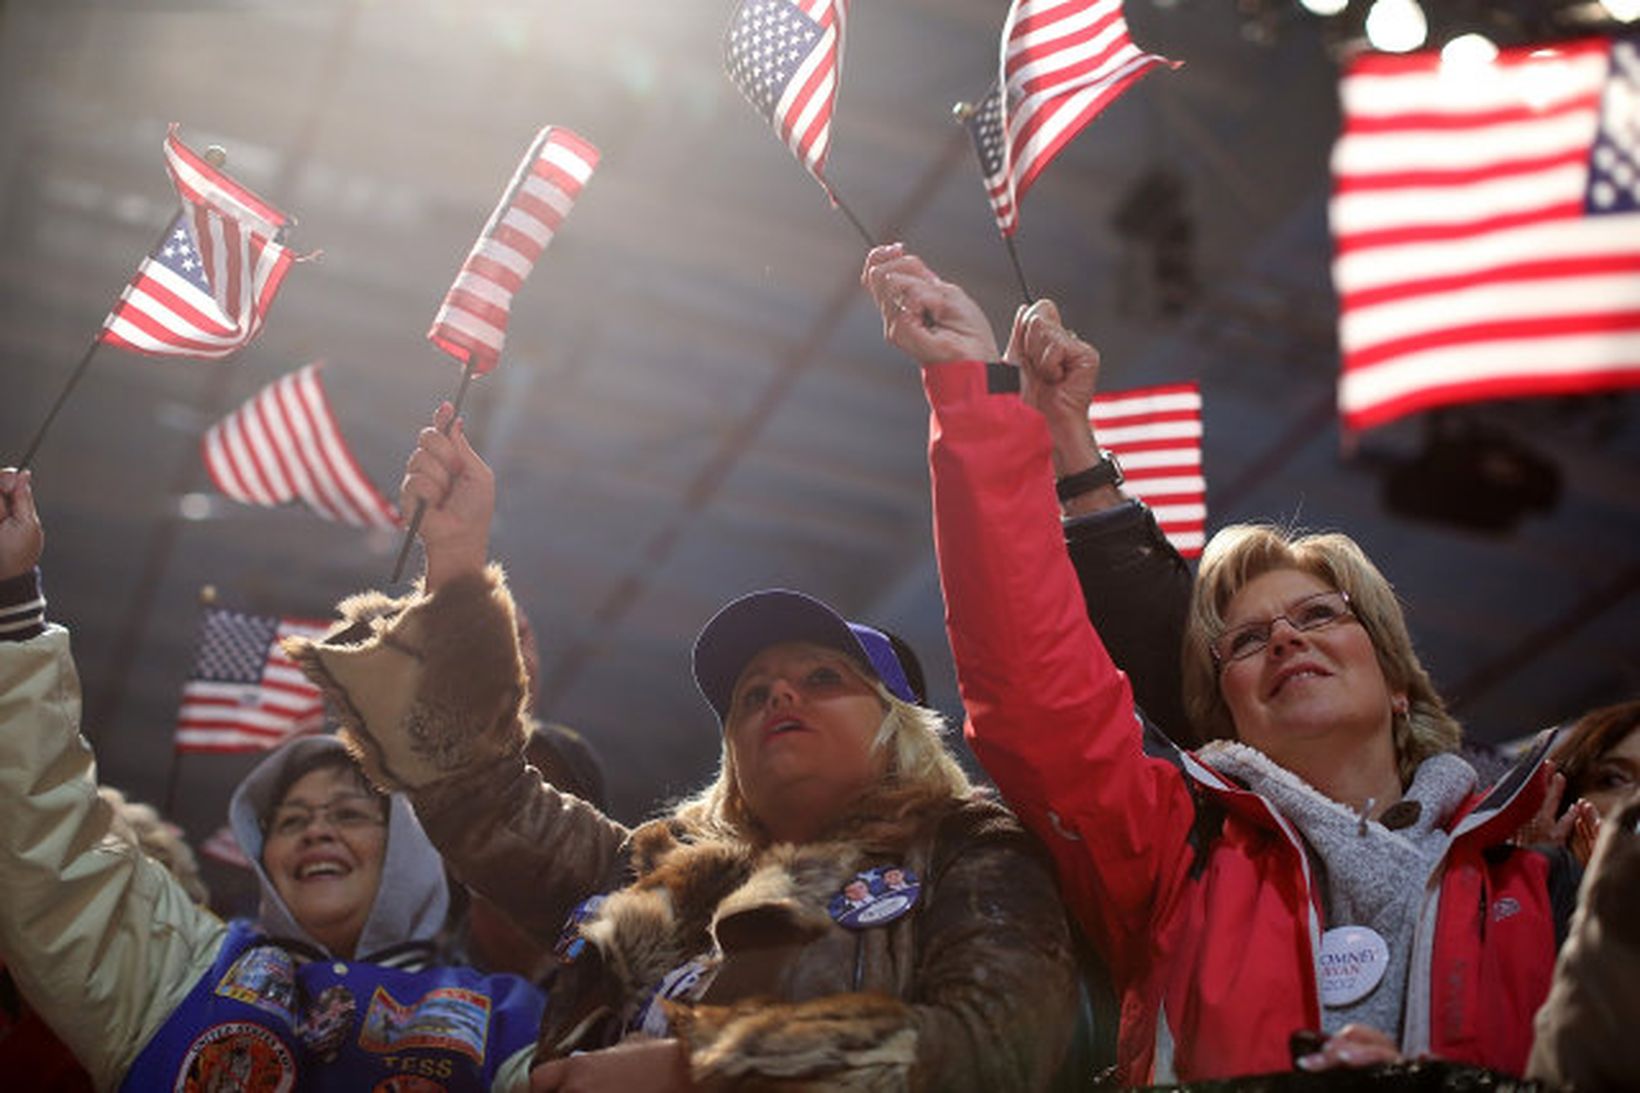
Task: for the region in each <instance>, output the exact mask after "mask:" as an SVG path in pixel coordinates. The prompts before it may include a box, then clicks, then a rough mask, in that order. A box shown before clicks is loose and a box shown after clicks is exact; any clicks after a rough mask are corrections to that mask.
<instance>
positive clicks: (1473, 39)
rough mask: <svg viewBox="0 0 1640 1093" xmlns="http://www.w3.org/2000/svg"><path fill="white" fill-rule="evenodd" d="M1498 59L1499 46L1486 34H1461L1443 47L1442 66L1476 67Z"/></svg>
mask: <svg viewBox="0 0 1640 1093" xmlns="http://www.w3.org/2000/svg"><path fill="white" fill-rule="evenodd" d="M1497 59H1498V47H1497V46H1495V45H1493V44H1492V39H1490V38H1488V37H1487V36H1486V35H1484V34H1460V35H1458V36H1457V37H1456V38H1454V39H1452V40H1451V41H1450V42H1448V43H1447V44H1446V45H1445V46H1443V47H1442V48H1441V67H1442V68H1464V69H1476V68H1481V67H1482V66H1484V65H1489V64H1491V63H1492V62H1493V61H1495V60H1497Z"/></svg>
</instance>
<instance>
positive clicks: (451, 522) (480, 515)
mask: <svg viewBox="0 0 1640 1093" xmlns="http://www.w3.org/2000/svg"><path fill="white" fill-rule="evenodd" d="M454 414H455V408H454V407H453V406H451V405H450V404H449V403H448V402H446V403H443V404H442V405H441V406H439V408H438V410H437V411H436V412H435V413H434V414H433V424H432V425H431V426H429V427H427V428H425V429H423V430H422V431H421V435H420V436H419V437H418V438H417V440H416V450H415V451H413V452H411V453H410V458H409V460H408V461H407V462H406V463H405V466H404V481H403V482H402V483H400V485H399V506H400V507H401V508H403V509H405V510H406V511H408V510H410V509H412V508H414V506H415V505H416V503H417V502H421V501H425V502H426V503H427V512H426V514H425V515H424V516H423V517H422V521H421V529H420V536H421V541H422V544H423V546H425V547H426V549H427V588H428V591H436V590H437V589H438V588H440V587H441V586H443V585H444V584H445V583H446V582H447V581H449V580H450V579H451V578H453V577H457V576H460V575H461V574H463V573H470V572H473V571H475V570H479V569H483V568H484V563H485V561H486V560H487V559H488V557H489V551H490V519H491V517H492V516H494V514H495V475H494V473H492V472H491V470H490V468H489V465H488V464H486V463H485V462H484V460H483V459H481V458H480V457H479V454H478V453H477V452H476V451H474V450H473V446H472V445H471V444H469V443H468V442H467V431H466V424H465V422H463V421H461V420H459V419H458V420H456V422H455V424H454V426H453V427H451V429H450V433H449V435H448V436H446V435H445V434H444V432H443V431H442V430H443V429H444V427H445V426H446V425H448V424H449V422H450V419H451V417H452V416H454Z"/></svg>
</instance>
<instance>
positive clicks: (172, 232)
mask: <svg viewBox="0 0 1640 1093" xmlns="http://www.w3.org/2000/svg"><path fill="white" fill-rule="evenodd" d="M149 257H150V258H152V259H153V260H154V261H155V262H158V263H159V264H160V265H162V266H164V267H165V268H166V269H168V270H170V271H171V272H172V273H174V274H176V275H177V276H178V277H181V278H183V279H184V280H186V281H187V282H188V283H189V284H191V285H193V286H194V287H195V288H197V289H199V291H201V292H203V293H205V294H206V295H207V296H209V295H210V293H211V283H210V282H209V281H207V280H206V279H205V262H204V260H203V259H201V258H200V257H199V251H198V250H196V249H195V247H194V240H193V236H192V235H190V234H189V232H188V214H187V213H178V214H177V217H176V219H175V220H173V221H171V226H170V228H168V229H166V232H165V239H164V241H163V242H161V243H160V245H159V246H158V247H157V248H155V250H154V253H153V254H152V255H150V256H149Z"/></svg>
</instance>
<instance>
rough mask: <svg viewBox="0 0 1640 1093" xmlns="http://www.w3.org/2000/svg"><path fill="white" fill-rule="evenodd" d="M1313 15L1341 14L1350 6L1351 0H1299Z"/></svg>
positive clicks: (1329, 15) (1328, 15)
mask: <svg viewBox="0 0 1640 1093" xmlns="http://www.w3.org/2000/svg"><path fill="white" fill-rule="evenodd" d="M1298 2H1299V3H1301V4H1303V5H1304V10H1305V11H1307V12H1309V13H1310V14H1311V15H1320V16H1323V17H1331V16H1334V15H1341V14H1343V12H1344V9H1345V8H1347V7H1349V6H1350V0H1298Z"/></svg>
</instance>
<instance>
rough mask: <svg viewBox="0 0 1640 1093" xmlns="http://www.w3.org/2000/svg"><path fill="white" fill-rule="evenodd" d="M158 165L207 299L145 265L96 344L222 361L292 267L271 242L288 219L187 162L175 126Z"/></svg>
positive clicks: (255, 327) (254, 327) (256, 328)
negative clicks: (173, 193) (200, 267)
mask: <svg viewBox="0 0 1640 1093" xmlns="http://www.w3.org/2000/svg"><path fill="white" fill-rule="evenodd" d="M165 163H166V168H167V170H168V171H169V172H170V175H171V181H172V183H173V184H174V185H175V187H176V190H177V194H178V196H179V197H180V198H181V199H182V203H183V209H184V213H185V216H184V222H185V223H186V225H187V228H188V231H189V234H190V235H191V236H192V239H193V243H194V246H195V249H197V250H198V251H199V254H200V257H201V259H202V260H203V261H204V263H205V277H206V281H207V282H208V283H209V284H210V285H211V289H212V291H211V294H210V295H206V294H205V293H202V292H200V291H199V289H198V287H197V286H195V285H193V284H191V283H189V282H188V281H186V280H185V279H183V278H180V277H178V276H176V275H175V274H174V273H172V272H171V271H170V270H168V269H166V268H165V267H164V266H163V265H161V264H159V263H158V262H156V261H153V260H152V259H151V258H149V257H145V258H144V259H143V261H142V262H141V263H140V264H139V265H138V267H137V273H136V276H135V277H133V278H132V281H131V283H130V284H129V285H127V286H126V288H125V290H124V291H123V292H122V293H121V294H120V299H119V301H118V302H117V303H116V304H115V305H114V308H113V310H112V311H110V312H109V314H108V317H107V318H106V319H105V320H103V333H102V335H101V340H103V341H105V342H107V343H109V344H111V345H118V346H120V347H122V348H125V349H130V350H134V351H135V352H138V353H146V354H149V355H152V356H166V357H196V358H201V359H218V358H222V357H227V356H230V355H231V354H233V353H235V352H237V351H238V350H239V349H241V348H242V347H244V346H245V345H246V344H248V343H249V342H250V341H251V340H252V339H253V338H255V337H256V335H257V334H258V333H259V332H260V331H261V329H262V323H263V321H264V319H265V318H266V316H267V313H268V309H269V308H270V307H271V306H272V305H273V299H274V296H275V295H276V294H277V293H278V291H279V286H280V284H281V283H282V282H283V281H284V278H285V274H286V273H287V272H288V271H289V269H290V266H291V263H292V262H293V261H295V259H294V256H292V254H291V253H290V251H288V250H287V249H286V248H285V247H284V246H283V245H281V244H280V243H278V242H276V240H277V238H278V234H279V232H280V230H282V229H283V228H284V226H285V225H286V223H287V222H288V217H286V216H285V214H284V213H282V212H280V211H279V210H278V209H276V208H274V207H273V206H272V205H269V204H268V203H267V202H265V201H263V200H262V199H261V198H260V197H257V196H256V194H254V193H252V192H251V191H250V190H248V189H246V188H245V187H243V186H241V185H240V184H239V183H237V182H235V181H234V180H233V179H231V178H229V177H228V176H227V175H225V174H223V173H222V172H221V171H218V170H217V169H216V168H214V167H212V166H210V164H208V163H206V162H205V161H204V160H202V159H201V158H199V157H198V156H197V155H195V154H194V152H193V151H192V150H191V149H190V148H188V147H187V146H186V145H185V144H183V143H182V141H181V139H180V138H179V137H178V136H177V127H176V126H175V125H172V126H171V128H170V130H169V131H168V132H167V134H166V137H165Z"/></svg>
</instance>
